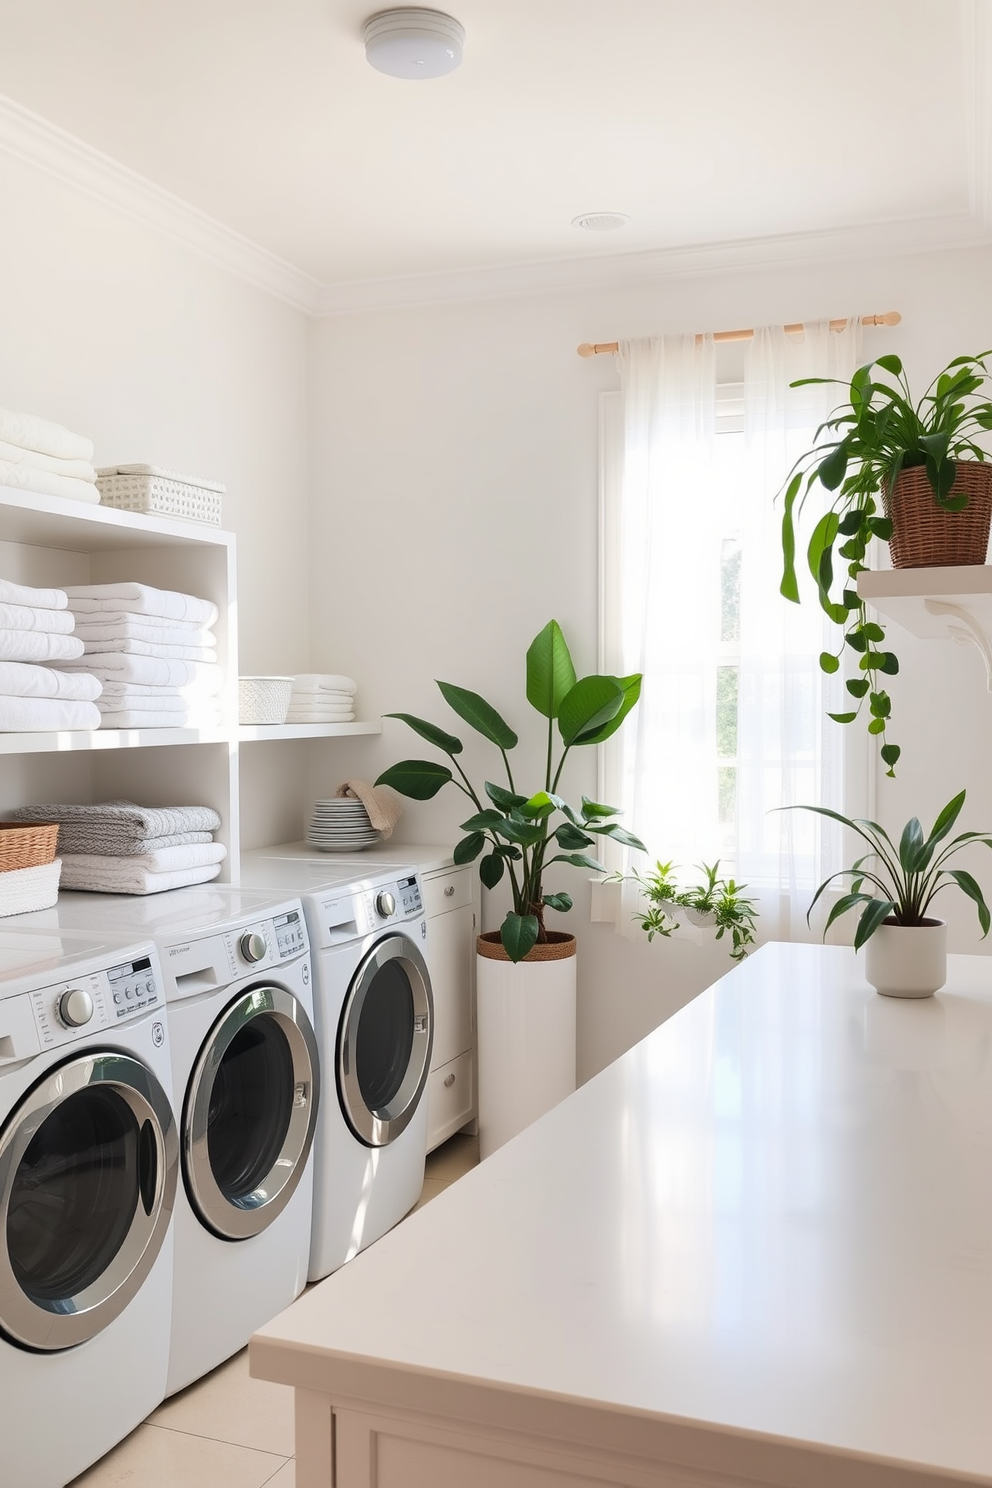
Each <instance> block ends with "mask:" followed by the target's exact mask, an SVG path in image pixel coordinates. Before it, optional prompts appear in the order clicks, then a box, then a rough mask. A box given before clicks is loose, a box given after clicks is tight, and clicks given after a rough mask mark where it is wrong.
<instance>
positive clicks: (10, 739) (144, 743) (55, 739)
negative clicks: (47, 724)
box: [0, 728, 231, 754]
mask: <svg viewBox="0 0 992 1488" xmlns="http://www.w3.org/2000/svg"><path fill="white" fill-rule="evenodd" d="M230 737H231V736H230V734H229V733H228V732H227V730H226V729H220V728H217V729H185V728H163V729H67V730H64V731H61V732H60V731H57V730H54V729H52V730H49V731H47V732H45V733H38V734H0V754H67V753H74V752H78V751H79V750H107V749H157V748H160V747H161V746H162V745H166V744H224V743H227V742H229V741H230Z"/></svg>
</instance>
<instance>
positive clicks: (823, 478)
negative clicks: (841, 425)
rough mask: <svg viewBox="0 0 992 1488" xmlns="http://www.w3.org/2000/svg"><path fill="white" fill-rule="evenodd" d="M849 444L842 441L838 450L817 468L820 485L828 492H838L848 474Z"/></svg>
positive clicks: (844, 440) (834, 450) (832, 451)
mask: <svg viewBox="0 0 992 1488" xmlns="http://www.w3.org/2000/svg"><path fill="white" fill-rule="evenodd" d="M847 460H848V442H847V440H846V439H842V440H841V442H840V444H838V446H837V448H836V449H833V450H831V451H830V454H829V455H827V457H826V459H825V460H821V461H820V463H819V465H818V466H817V467H816V473H817V477H818V478H819V481H820V484H821V485H822V486H824V487H825V488H826V489H827V490H828V491H836V490H837V487H838V486H839V485H840V483H841V481H842V480H843V479H844V476H845V475H846V473H847Z"/></svg>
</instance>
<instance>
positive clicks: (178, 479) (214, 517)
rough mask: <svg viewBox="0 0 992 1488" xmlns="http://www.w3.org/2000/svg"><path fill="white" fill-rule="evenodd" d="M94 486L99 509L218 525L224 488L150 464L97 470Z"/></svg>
mask: <svg viewBox="0 0 992 1488" xmlns="http://www.w3.org/2000/svg"><path fill="white" fill-rule="evenodd" d="M96 485H97V490H98V491H99V492H100V504H101V506H113V507H116V508H117V509H118V510H119V511H134V512H146V513H151V514H152V515H154V516H161V517H183V518H184V519H185V520H186V521H188V522H209V523H210V524H211V525H212V526H214V527H219V526H220V521H221V493H222V492H223V490H224V487H223V486H218V485H216V484H215V483H213V482H211V481H198V480H196V479H195V478H193V477H192V476H184V475H179V474H178V473H177V472H176V471H175V470H158V469H156V468H155V467H154V466H152V465H146V466H140V465H132V466H126V465H117V466H111V467H107V468H104V469H101V470H98V471H97V479H96Z"/></svg>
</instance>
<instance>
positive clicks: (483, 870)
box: [479, 852, 505, 889]
mask: <svg viewBox="0 0 992 1488" xmlns="http://www.w3.org/2000/svg"><path fill="white" fill-rule="evenodd" d="M504 868H505V865H504V863H503V859H502V858H501V857H500V855H499V853H495V852H494V853H489V854H488V855H487V856H486V857H484V858H483V859H482V861H481V863H480V864H479V877H480V878H481V879H482V882H483V883H484V884H485V886H486V888H487V889H494V888H495V887H496V885H497V884H498V883H499V881H500V879H501V878H502V877H503V872H504Z"/></svg>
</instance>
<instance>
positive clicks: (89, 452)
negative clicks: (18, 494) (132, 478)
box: [0, 408, 100, 501]
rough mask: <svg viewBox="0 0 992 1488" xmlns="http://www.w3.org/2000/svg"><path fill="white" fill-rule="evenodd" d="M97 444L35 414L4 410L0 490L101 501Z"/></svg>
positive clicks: (1, 416)
mask: <svg viewBox="0 0 992 1488" xmlns="http://www.w3.org/2000/svg"><path fill="white" fill-rule="evenodd" d="M92 459H93V441H92V439H86V438H84V436H83V435H82V434H73V433H72V432H71V431H70V430H69V429H64V428H63V427H62V425H61V424H52V423H49V421H48V420H47V419H42V418H37V417H36V416H35V415H34V414H33V413H13V412H11V410H10V409H8V408H0V486H12V487H13V488H14V489H15V490H18V491H35V492H39V493H40V494H41V495H43V496H67V497H69V498H71V499H72V500H73V501H99V500H100V492H99V491H98V490H97V488H96V471H95V470H94V469H93V466H92V463H91V461H92Z"/></svg>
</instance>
